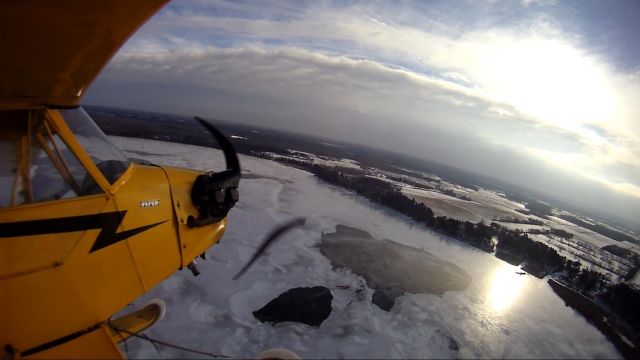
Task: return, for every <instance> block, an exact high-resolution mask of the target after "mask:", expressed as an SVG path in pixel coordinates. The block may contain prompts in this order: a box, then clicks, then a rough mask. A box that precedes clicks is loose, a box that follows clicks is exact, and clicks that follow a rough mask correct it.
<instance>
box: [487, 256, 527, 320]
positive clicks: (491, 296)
mask: <svg viewBox="0 0 640 360" xmlns="http://www.w3.org/2000/svg"><path fill="white" fill-rule="evenodd" d="M516 271H521V270H520V268H519V267H517V266H512V265H509V264H503V266H500V267H498V268H497V269H496V270H495V272H494V273H493V275H492V277H491V280H490V281H491V283H490V284H489V285H490V288H489V292H488V303H489V306H490V308H491V310H492V311H493V312H495V313H499V314H502V313H505V312H507V311H508V310H509V308H511V306H512V305H513V304H514V302H515V301H516V300H517V299H518V298H519V297H520V295H521V293H522V289H523V286H524V278H523V276H522V275H519V274H517V273H516Z"/></svg>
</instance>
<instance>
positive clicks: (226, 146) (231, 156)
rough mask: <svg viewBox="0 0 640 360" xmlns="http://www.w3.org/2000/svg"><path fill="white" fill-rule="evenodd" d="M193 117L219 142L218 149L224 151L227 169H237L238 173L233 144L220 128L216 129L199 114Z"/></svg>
mask: <svg viewBox="0 0 640 360" xmlns="http://www.w3.org/2000/svg"><path fill="white" fill-rule="evenodd" d="M195 119H196V120H197V121H198V122H199V123H200V124H202V126H204V127H205V128H206V129H207V131H209V133H210V134H211V135H212V136H213V137H214V138H215V139H216V141H217V142H218V144H220V149H221V150H222V152H223V153H224V159H225V161H226V163H227V169H228V170H237V171H238V174H240V160H238V155H237V153H236V150H235V149H234V147H233V145H232V144H231V142H230V141H229V139H228V138H227V137H226V136H225V135H224V134H223V133H222V132H220V130H218V129H216V128H215V127H214V126H213V125H211V124H210V123H209V122H208V121H206V120H204V119H203V118H201V117H199V116H195Z"/></svg>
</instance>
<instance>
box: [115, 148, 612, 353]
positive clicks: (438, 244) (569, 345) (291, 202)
mask: <svg viewBox="0 0 640 360" xmlns="http://www.w3.org/2000/svg"><path fill="white" fill-rule="evenodd" d="M111 139H112V140H113V141H114V142H115V143H116V144H117V145H118V146H119V147H120V148H122V149H123V150H125V151H126V152H127V154H128V155H129V156H131V157H132V158H138V159H145V160H147V161H151V162H153V163H156V164H159V165H166V166H178V167H187V168H195V169H202V170H205V169H206V170H222V169H223V168H224V165H223V163H224V160H223V158H222V155H221V153H220V152H218V151H216V150H212V149H209V148H202V147H196V146H189V145H182V144H173V143H165V142H159V141H152V140H142V139H132V138H119V137H112V138H111ZM240 161H241V164H242V166H243V173H244V174H245V175H246V176H245V178H244V179H243V180H241V183H240V201H239V203H238V204H237V205H236V207H235V208H234V209H233V210H232V211H231V212H230V215H229V227H228V230H227V233H226V235H225V236H224V237H223V239H222V241H221V243H220V244H219V245H216V246H214V247H213V248H211V249H209V251H208V252H207V255H208V257H207V261H201V262H200V265H199V268H200V271H201V273H202V274H201V275H200V276H199V277H197V278H195V277H193V276H192V275H191V273H190V272H189V271H186V270H185V271H181V272H178V273H176V274H175V275H174V276H172V277H171V278H169V279H167V280H166V281H165V282H163V283H162V284H160V285H159V286H158V287H157V288H155V289H153V290H152V291H151V292H150V293H149V294H147V295H146V296H145V297H144V298H142V299H140V300H138V301H137V302H136V305H141V304H143V303H145V302H146V301H147V300H148V299H150V298H154V297H160V298H162V299H164V300H165V301H166V302H167V316H166V317H165V319H164V320H163V321H161V322H160V323H158V324H157V325H156V326H155V327H153V328H152V329H151V330H149V331H148V332H147V335H149V336H151V337H153V338H158V339H163V340H166V341H170V342H173V343H177V344H180V345H182V346H187V347H193V348H198V349H203V350H206V351H210V352H214V353H218V354H224V355H228V356H233V357H251V356H254V355H255V354H257V353H259V352H260V351H262V350H264V349H267V348H273V347H284V348H287V349H290V350H292V351H294V352H296V353H298V354H299V355H300V356H302V357H303V358H305V357H306V358H434V357H436V358H471V357H474V358H476V357H482V358H532V357H533V358H567V357H570V358H619V357H620V355H619V354H618V353H617V351H616V350H615V348H614V347H613V345H611V344H610V343H609V342H608V341H607V340H606V338H605V337H604V336H603V335H602V334H600V333H599V332H598V330H596V329H595V328H594V327H593V326H591V325H590V324H589V323H588V322H587V321H586V320H584V319H583V318H582V317H581V316H579V315H578V314H577V313H575V312H574V311H573V310H571V309H570V308H568V307H566V306H565V305H564V303H563V302H562V300H560V299H559V298H558V297H557V296H556V295H555V294H554V293H553V291H552V290H551V288H550V287H549V286H548V284H547V283H546V282H545V281H543V280H539V279H537V278H535V277H533V276H520V275H517V274H516V273H515V271H517V270H518V268H517V267H513V266H511V265H509V264H507V263H504V262H502V261H500V260H499V259H497V258H495V257H494V256H492V255H490V254H487V253H484V252H482V251H479V250H477V249H475V248H472V247H470V246H467V245H465V244H463V243H460V242H458V241H455V240H451V239H449V238H447V237H446V236H443V235H439V234H436V233H434V232H431V231H429V230H427V229H426V228H424V227H423V226H421V225H418V224H417V223H415V222H412V221H410V220H408V219H407V218H405V217H403V216H399V215H397V213H395V212H393V211H390V210H387V209H385V208H383V207H380V206H377V205H374V204H372V203H370V202H368V201H367V200H364V199H363V198H361V197H359V196H356V195H354V194H352V193H349V192H347V191H345V190H343V189H340V188H337V187H333V186H329V185H326V184H324V183H321V182H320V181H318V180H317V179H316V178H315V177H314V176H312V175H311V174H309V173H307V172H305V171H301V170H298V169H295V168H292V167H288V166H284V165H282V164H278V163H276V162H273V161H269V160H263V159H257V158H252V157H247V156H241V157H240ZM298 216H304V217H306V219H307V225H306V226H305V228H304V229H300V230H296V231H294V232H292V233H290V234H289V235H288V236H286V237H285V238H283V239H281V240H280V242H278V243H276V244H275V245H274V246H272V247H271V248H270V249H269V250H268V251H267V253H266V254H265V255H264V256H263V257H262V258H261V259H260V260H259V261H257V262H256V264H255V265H254V266H253V267H252V268H251V269H250V270H249V271H248V272H247V273H246V274H245V276H244V277H242V278H241V279H240V280H238V281H232V280H231V277H232V276H233V275H234V274H235V273H236V272H237V271H238V270H239V269H240V267H241V266H242V265H243V264H244V263H245V262H246V261H247V259H248V258H249V257H250V256H251V254H252V253H253V251H254V250H255V248H256V247H257V246H258V244H259V243H260V241H261V240H262V238H263V236H264V235H265V234H266V233H268V232H269V230H270V229H271V228H272V227H273V226H275V225H276V224H280V223H282V222H284V221H287V220H289V219H291V218H293V217H298ZM338 224H343V225H346V226H350V227H353V228H357V229H362V230H364V231H367V232H368V233H370V234H371V235H372V237H373V238H375V239H389V240H391V241H395V242H398V243H401V244H404V245H407V246H410V247H413V248H416V249H422V250H424V251H426V252H428V253H430V254H431V255H432V256H434V257H437V258H440V259H443V260H446V261H448V262H450V263H453V264H455V265H457V266H458V267H460V268H461V269H462V270H464V272H466V273H467V274H468V275H469V276H470V277H471V282H470V283H469V285H468V286H467V287H466V288H465V289H464V290H454V291H447V292H445V293H444V294H443V295H431V294H405V295H403V296H400V297H399V298H397V300H396V303H395V306H394V307H393V308H392V309H391V311H390V312H385V311H383V310H381V309H379V308H378V307H377V306H375V305H373V304H372V303H371V295H372V290H371V289H369V288H368V287H366V286H365V285H364V280H363V278H362V277H359V276H356V275H354V274H353V273H351V272H350V271H348V270H344V269H341V270H334V269H333V268H332V266H331V263H330V261H329V260H328V259H327V258H326V257H324V256H323V255H322V254H321V253H320V250H319V248H318V243H319V242H320V239H321V233H322V232H324V233H330V232H334V231H335V228H336V225H338ZM375 239H373V240H372V241H374V240H375ZM380 256H384V254H380ZM430 275H433V274H430V273H425V274H423V276H425V277H427V276H430ZM317 285H322V286H326V287H327V288H329V289H331V292H332V294H333V296H334V299H333V311H332V313H331V315H330V316H329V317H328V318H327V320H325V322H324V323H323V324H322V325H321V326H319V327H316V328H313V327H309V326H306V325H302V324H296V323H281V324H278V325H276V326H271V325H268V324H263V323H260V322H259V321H257V320H256V319H255V318H253V316H252V314H251V312H252V311H254V310H257V309H259V308H261V307H262V306H263V305H265V304H266V303H267V302H269V301H270V300H272V299H273V298H275V297H276V296H277V295H279V294H280V293H282V292H284V291H286V290H288V289H290V288H293V287H300V286H317ZM345 287H347V288H345ZM363 288H364V294H365V296H364V297H363V296H358V295H357V293H356V291H357V290H358V289H363ZM452 341H453V342H455V343H456V344H457V346H452ZM123 350H124V347H123ZM127 351H128V355H129V356H130V357H142V358H159V357H160V358H176V357H193V356H194V355H193V354H189V353H186V352H181V351H178V350H174V349H170V348H166V347H162V346H161V347H160V348H159V350H156V349H155V348H154V347H153V346H152V345H151V344H149V343H147V342H145V341H141V340H138V339H133V340H130V341H128V346H127Z"/></svg>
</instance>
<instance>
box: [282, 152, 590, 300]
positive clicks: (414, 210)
mask: <svg viewBox="0 0 640 360" xmlns="http://www.w3.org/2000/svg"><path fill="white" fill-rule="evenodd" d="M278 160H279V161H282V162H286V163H289V164H292V165H295V166H296V167H299V168H303V169H306V170H308V171H310V172H312V173H313V174H315V175H316V176H317V177H318V178H320V179H321V180H323V181H325V182H327V183H329V184H332V185H337V186H340V187H343V188H346V189H348V190H351V191H354V192H356V193H358V194H359V195H362V196H364V197H365V198H367V199H369V200H371V201H373V202H376V203H379V204H381V205H384V206H386V207H389V208H391V209H393V210H396V211H398V212H400V213H402V214H404V215H406V216H408V217H409V218H411V219H413V220H415V221H418V222H420V223H423V224H425V225H426V226H428V227H430V228H432V229H433V230H435V231H438V232H440V233H443V234H446V235H448V236H450V237H453V238H456V239H459V240H462V241H464V242H466V243H469V244H471V245H474V246H476V247H478V248H480V249H482V250H484V251H487V252H494V251H496V252H497V253H499V254H500V253H502V254H508V255H509V257H510V258H511V259H512V260H514V261H512V262H513V263H515V264H516V265H518V264H521V263H526V267H527V269H528V270H530V271H531V273H532V274H534V275H537V276H540V277H543V276H544V275H546V274H547V273H551V272H555V271H560V270H564V269H565V264H568V263H569V260H567V259H566V258H565V257H563V256H561V255H560V254H558V252H557V251H556V250H555V249H553V248H551V247H549V246H547V245H546V244H543V243H541V242H538V241H534V240H532V239H530V238H529V237H528V235H527V234H522V233H520V232H519V231H516V230H510V229H507V228H505V227H503V226H500V225H499V224H497V223H495V222H492V223H491V224H485V223H484V222H482V221H480V222H478V223H475V224H474V223H472V222H469V221H462V220H458V219H453V218H448V217H446V216H435V214H434V212H433V210H431V208H429V207H428V206H426V205H425V204H424V203H421V202H416V201H415V200H413V199H411V198H408V197H407V196H405V195H404V194H402V192H401V191H400V189H398V188H397V187H396V186H395V185H393V184H391V183H389V182H387V181H384V180H381V179H378V178H374V177H369V176H364V175H353V174H345V173H343V172H341V171H338V170H336V169H332V168H329V167H326V166H321V165H315V164H309V163H306V162H301V161H297V160H294V159H278ZM575 264H578V266H579V263H577V262H576V263H575ZM569 267H570V268H573V265H569ZM580 273H581V274H584V275H583V277H585V278H592V277H597V276H598V275H599V273H597V272H593V271H589V270H586V269H583V270H579V274H580ZM592 273H593V274H592ZM572 274H573V273H572ZM596 274H597V275H596ZM577 275H578V274H575V276H577ZM599 279H600V278H599ZM576 284H587V282H586V281H581V282H576ZM589 284H591V282H589ZM593 288H594V287H593V286H590V285H589V286H585V288H584V290H587V291H589V290H592V289H593Z"/></svg>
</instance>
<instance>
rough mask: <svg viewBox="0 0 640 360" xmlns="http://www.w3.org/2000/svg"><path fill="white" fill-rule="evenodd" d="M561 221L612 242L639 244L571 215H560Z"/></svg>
mask: <svg viewBox="0 0 640 360" xmlns="http://www.w3.org/2000/svg"><path fill="white" fill-rule="evenodd" d="M560 218H561V219H564V220H567V221H568V222H571V223H574V224H576V225H578V226H580V227H583V228H585V229H589V230H591V231H593V232H595V233H598V234H600V235H604V236H606V237H608V238H611V239H613V240H617V241H628V242H630V243H636V244H640V241H638V239H636V238H634V237H632V236H629V235H627V234H625V233H623V232H621V231H618V230H615V229H611V228H609V227H606V226H603V225H598V224H591V223H588V222H586V221H583V220H580V219H578V218H577V217H575V216H571V215H566V214H563V215H560Z"/></svg>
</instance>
